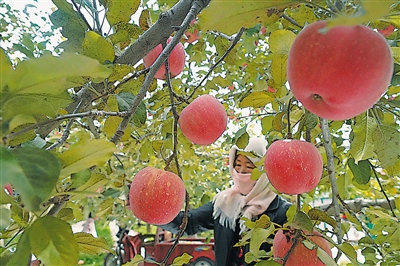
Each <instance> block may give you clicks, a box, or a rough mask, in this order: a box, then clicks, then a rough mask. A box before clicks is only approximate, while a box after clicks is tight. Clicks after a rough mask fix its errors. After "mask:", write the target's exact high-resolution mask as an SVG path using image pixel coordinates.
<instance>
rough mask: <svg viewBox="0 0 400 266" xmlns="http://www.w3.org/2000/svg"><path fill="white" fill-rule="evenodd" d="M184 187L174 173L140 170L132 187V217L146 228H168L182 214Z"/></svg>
mask: <svg viewBox="0 0 400 266" xmlns="http://www.w3.org/2000/svg"><path fill="white" fill-rule="evenodd" d="M185 195H186V190H185V185H184V184H183V181H182V180H181V179H180V178H179V176H177V175H176V174H174V173H171V172H168V171H164V170H160V169H157V168H154V167H146V168H143V169H142V170H140V171H139V172H138V173H137V174H136V176H135V178H134V179H133V181H132V183H131V187H130V190H129V204H130V209H131V211H132V212H133V214H134V215H135V216H136V217H137V218H138V219H140V220H142V221H144V222H146V223H149V224H156V225H161V224H167V223H169V222H171V221H172V220H173V219H174V218H175V217H176V215H177V214H178V213H179V211H180V210H181V208H182V206H183V203H184V201H185Z"/></svg>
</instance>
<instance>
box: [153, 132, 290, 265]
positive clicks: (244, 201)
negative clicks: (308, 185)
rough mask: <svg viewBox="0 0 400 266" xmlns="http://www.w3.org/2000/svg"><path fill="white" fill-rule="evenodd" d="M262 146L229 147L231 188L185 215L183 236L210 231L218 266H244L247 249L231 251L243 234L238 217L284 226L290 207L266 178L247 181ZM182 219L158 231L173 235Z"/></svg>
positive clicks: (255, 142) (253, 142)
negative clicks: (186, 222) (262, 216)
mask: <svg viewBox="0 0 400 266" xmlns="http://www.w3.org/2000/svg"><path fill="white" fill-rule="evenodd" d="M266 145H267V143H266V141H265V139H262V138H251V139H250V141H249V144H248V145H247V147H246V148H245V149H244V150H239V149H238V148H237V147H236V146H234V147H232V149H231V150H230V152H229V172H230V174H231V176H232V179H233V183H234V185H233V186H232V187H231V188H228V189H226V190H224V191H221V192H220V193H218V194H217V195H216V196H215V198H214V200H213V201H212V202H209V203H207V204H205V205H203V206H201V207H199V208H197V209H193V210H189V212H188V224H187V227H186V229H185V233H186V234H188V235H193V234H197V233H200V232H203V231H206V230H214V248H215V249H214V251H215V258H216V265H218V266H223V265H227V266H228V265H229V266H232V265H246V264H245V262H244V256H243V255H244V254H245V253H246V251H247V250H248V247H247V248H246V247H244V249H243V250H242V249H241V248H240V247H233V246H234V245H235V244H236V243H237V242H238V241H239V240H240V237H241V235H242V233H243V232H244V231H245V230H246V227H245V226H244V223H243V220H240V217H247V218H249V219H251V220H256V219H258V218H259V217H260V216H261V215H262V214H266V215H268V216H269V218H270V219H271V221H272V222H274V223H277V224H280V225H282V224H283V223H285V222H286V211H287V209H288V208H289V206H290V203H288V202H287V201H285V200H283V199H282V198H281V197H279V196H278V195H276V194H275V193H274V192H273V191H271V190H270V189H269V188H268V184H269V181H268V178H267V176H266V174H262V175H261V177H260V178H259V179H258V180H251V179H250V176H251V172H252V171H253V169H254V168H255V167H256V166H255V164H256V163H257V162H258V161H260V159H261V158H262V157H263V155H264V154H265V152H266V148H265V147H266ZM182 217H183V212H180V213H179V214H178V216H177V217H176V218H175V219H174V220H173V221H172V222H171V223H169V224H166V225H162V226H161V227H162V228H163V229H165V230H168V231H171V232H173V233H177V232H178V231H179V226H180V224H181V223H182ZM261 249H263V250H265V251H269V250H270V245H268V244H266V243H265V244H263V245H262V246H261Z"/></svg>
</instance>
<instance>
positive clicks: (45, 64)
mask: <svg viewBox="0 0 400 266" xmlns="http://www.w3.org/2000/svg"><path fill="white" fill-rule="evenodd" d="M111 72H112V69H110V68H108V67H107V66H103V65H101V64H100V63H99V62H98V61H97V60H95V59H93V58H90V57H87V56H84V55H79V54H76V53H69V52H65V53H63V54H61V55H60V56H58V57H57V56H52V55H44V56H42V57H39V58H34V59H27V60H25V61H22V62H21V63H19V64H18V65H17V67H16V69H15V71H14V72H13V74H12V75H11V77H10V80H9V82H8V86H9V89H10V91H11V92H14V93H47V94H60V93H61V92H62V91H64V90H65V89H66V88H67V87H66V78H67V77H80V76H86V77H92V78H107V77H108V76H109V75H110V74H111Z"/></svg>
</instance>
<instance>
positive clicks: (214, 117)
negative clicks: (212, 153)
mask: <svg viewBox="0 0 400 266" xmlns="http://www.w3.org/2000/svg"><path fill="white" fill-rule="evenodd" d="M227 123H228V117H227V115H226V111H225V108H224V107H223V106H222V104H221V103H220V102H219V101H218V100H217V99H216V98H215V97H213V96H211V95H207V94H206V95H201V96H199V97H197V98H196V99H195V100H194V101H193V102H191V103H190V104H189V105H188V106H186V107H185V108H184V109H183V110H182V112H181V114H180V116H179V126H180V128H181V130H182V133H183V135H184V136H185V137H186V138H187V139H189V140H190V141H192V142H193V143H195V144H199V145H209V144H211V143H213V142H214V141H216V140H217V139H218V138H219V137H220V136H221V135H222V133H224V131H225V129H226V126H227Z"/></svg>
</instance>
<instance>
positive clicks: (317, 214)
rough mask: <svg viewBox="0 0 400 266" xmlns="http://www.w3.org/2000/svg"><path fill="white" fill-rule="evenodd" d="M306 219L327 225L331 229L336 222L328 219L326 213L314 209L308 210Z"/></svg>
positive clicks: (330, 218)
mask: <svg viewBox="0 0 400 266" xmlns="http://www.w3.org/2000/svg"><path fill="white" fill-rule="evenodd" d="M308 217H310V219H311V220H317V221H320V222H324V223H327V224H329V225H330V226H332V227H333V228H336V221H335V220H334V219H333V218H332V217H330V216H329V215H328V214H327V213H326V212H323V211H321V210H318V209H315V208H313V209H311V210H309V211H308Z"/></svg>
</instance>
